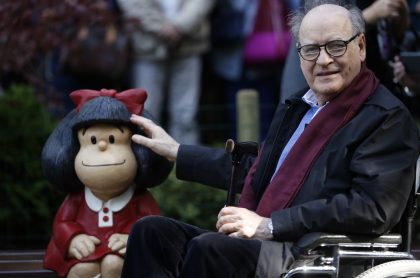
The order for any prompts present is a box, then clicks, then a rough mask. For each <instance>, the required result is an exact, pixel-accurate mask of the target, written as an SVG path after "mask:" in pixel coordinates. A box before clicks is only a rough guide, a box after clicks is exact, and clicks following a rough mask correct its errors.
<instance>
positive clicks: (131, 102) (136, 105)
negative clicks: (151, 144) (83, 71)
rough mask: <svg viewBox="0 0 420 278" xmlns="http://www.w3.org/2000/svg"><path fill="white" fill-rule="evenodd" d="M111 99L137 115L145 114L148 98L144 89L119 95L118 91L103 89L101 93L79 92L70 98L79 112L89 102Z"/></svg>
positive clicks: (132, 90)
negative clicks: (95, 99)
mask: <svg viewBox="0 0 420 278" xmlns="http://www.w3.org/2000/svg"><path fill="white" fill-rule="evenodd" d="M99 96H105V97H111V98H115V99H116V100H119V101H121V102H122V103H124V105H125V106H126V107H127V109H128V110H129V111H130V112H131V113H133V114H136V115H140V114H141V113H142V112H143V108H144V102H145V101H146V98H147V93H146V91H145V90H143V89H130V90H126V91H123V92H121V93H117V91H116V90H107V89H101V90H100V91H95V90H87V89H83V90H77V91H74V92H72V93H71V94H70V98H71V100H72V101H73V103H74V104H75V105H76V109H77V112H79V111H80V108H81V107H82V106H83V104H85V103H86V102H87V101H89V100H91V99H93V98H95V97H99Z"/></svg>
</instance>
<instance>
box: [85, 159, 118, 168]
mask: <svg viewBox="0 0 420 278" xmlns="http://www.w3.org/2000/svg"><path fill="white" fill-rule="evenodd" d="M124 163H125V159H124V161H122V162H119V163H109V164H95V165H91V164H86V163H84V162H83V161H82V165H83V166H86V167H106V166H116V165H123V164H124Z"/></svg>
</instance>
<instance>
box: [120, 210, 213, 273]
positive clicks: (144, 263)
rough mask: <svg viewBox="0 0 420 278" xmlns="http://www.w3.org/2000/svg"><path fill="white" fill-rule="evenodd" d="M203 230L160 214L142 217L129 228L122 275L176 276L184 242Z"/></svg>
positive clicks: (181, 259) (183, 250) (182, 254)
mask: <svg viewBox="0 0 420 278" xmlns="http://www.w3.org/2000/svg"><path fill="white" fill-rule="evenodd" d="M204 232H207V231H206V230H203V229H200V228H198V227H195V226H192V225H188V224H185V223H182V222H179V221H176V220H173V219H170V218H166V217H162V216H148V217H144V218H142V219H141V220H139V221H138V222H137V223H136V224H134V226H133V228H132V230H131V232H130V236H129V239H128V243H127V252H126V255H125V260H124V266H123V270H122V276H121V277H126V278H132V277H136V278H140V277H141V278H143V277H156V278H157V277H178V275H179V271H180V269H181V267H182V265H183V263H184V256H185V249H186V248H185V247H186V245H187V244H188V242H189V241H190V240H191V238H193V237H195V236H198V235H200V234H202V233H204ZM196 277H197V276H196Z"/></svg>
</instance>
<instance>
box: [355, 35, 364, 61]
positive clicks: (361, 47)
mask: <svg viewBox="0 0 420 278" xmlns="http://www.w3.org/2000/svg"><path fill="white" fill-rule="evenodd" d="M357 43H358V46H359V53H360V54H359V55H360V60H361V61H362V62H364V61H365V60H366V37H365V34H364V33H362V34H360V35H359V37H358V38H357Z"/></svg>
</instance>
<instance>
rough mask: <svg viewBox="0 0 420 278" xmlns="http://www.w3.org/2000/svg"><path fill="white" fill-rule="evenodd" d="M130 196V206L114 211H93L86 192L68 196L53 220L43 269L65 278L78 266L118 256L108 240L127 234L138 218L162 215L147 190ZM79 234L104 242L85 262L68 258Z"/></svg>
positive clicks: (103, 209)
mask: <svg viewBox="0 0 420 278" xmlns="http://www.w3.org/2000/svg"><path fill="white" fill-rule="evenodd" d="M128 194H129V195H130V193H128ZM131 194H132V196H131V198H130V196H128V199H129V200H128V203H126V202H127V201H125V202H124V201H123V205H125V206H121V202H120V204H119V206H120V207H121V208H119V210H118V211H115V210H114V211H112V209H110V208H108V207H107V206H106V205H103V206H102V207H99V208H98V210H99V211H95V210H92V206H89V205H88V204H87V201H86V197H85V192H83V191H82V192H79V193H73V194H69V195H68V196H67V197H66V198H65V200H64V202H63V204H62V205H61V207H60V209H59V211H58V212H57V215H56V216H55V218H54V224H53V235H52V238H51V240H50V242H49V244H48V247H47V250H46V253H45V257H44V267H45V268H46V269H51V270H54V271H55V272H56V273H57V274H58V275H59V276H66V275H67V273H68V271H69V270H70V268H71V267H72V266H73V265H75V264H77V263H80V262H92V261H98V260H100V259H102V258H103V257H104V256H105V255H108V254H115V255H119V254H118V253H116V252H113V251H112V250H111V249H110V248H108V239H109V237H110V236H111V235H112V234H115V233H121V234H128V233H129V232H130V229H131V226H132V225H133V223H134V222H136V221H137V220H138V219H139V218H141V217H144V216H147V215H157V214H159V207H158V205H157V203H156V201H155V199H154V198H153V196H152V195H151V194H150V193H149V192H148V191H143V192H134V193H131ZM95 202H96V203H98V202H97V201H95ZM125 203H126V204H125ZM90 204H91V202H90ZM104 223H105V225H104ZM107 223H108V225H107ZM110 224H111V225H110ZM100 226H102V227H100ZM78 234H88V235H92V236H95V237H97V238H99V239H100V240H101V243H100V244H98V245H96V249H95V252H94V253H92V254H91V255H90V256H88V257H85V258H83V259H82V260H78V259H76V258H68V257H67V253H68V248H69V245H70V242H71V240H72V239H73V237H74V236H76V235H78ZM119 256H121V255H119Z"/></svg>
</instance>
